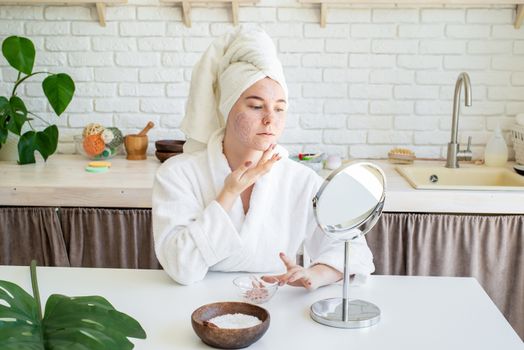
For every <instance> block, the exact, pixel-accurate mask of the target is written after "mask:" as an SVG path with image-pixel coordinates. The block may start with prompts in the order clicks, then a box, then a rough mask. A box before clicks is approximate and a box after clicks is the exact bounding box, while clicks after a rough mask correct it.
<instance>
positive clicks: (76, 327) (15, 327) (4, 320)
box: [0, 281, 146, 350]
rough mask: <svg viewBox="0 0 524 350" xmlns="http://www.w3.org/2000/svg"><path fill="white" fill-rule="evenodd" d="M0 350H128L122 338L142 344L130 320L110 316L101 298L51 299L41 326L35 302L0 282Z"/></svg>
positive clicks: (141, 331)
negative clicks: (137, 340) (3, 303)
mask: <svg viewBox="0 0 524 350" xmlns="http://www.w3.org/2000/svg"><path fill="white" fill-rule="evenodd" d="M0 301H5V303H7V305H8V306H5V305H2V304H0V349H2V350H15V349H16V350H26V349H27V350H50V349H53V350H71V349H85V350H127V349H133V347H134V345H133V343H131V342H130V341H129V340H128V339H127V338H128V337H132V338H140V339H145V338H146V333H145V331H144V329H143V328H142V327H141V326H140V324H139V323H138V322H137V321H136V320H135V319H133V318H132V317H130V316H128V315H126V314H124V313H122V312H119V311H117V310H115V308H114V307H113V306H112V305H111V304H110V303H109V302H108V301H107V300H106V299H104V298H103V297H100V296H85V297H67V296H64V295H59V294H53V295H51V296H50V297H49V299H48V300H47V303H46V306H45V314H44V319H43V320H42V321H40V320H39V319H38V318H39V317H38V311H37V306H36V302H35V300H34V299H33V297H31V296H30V295H29V294H27V293H26V292H25V291H24V290H23V289H22V288H20V287H19V286H17V285H16V284H14V283H11V282H8V281H0Z"/></svg>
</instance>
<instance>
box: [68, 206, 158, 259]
mask: <svg viewBox="0 0 524 350" xmlns="http://www.w3.org/2000/svg"><path fill="white" fill-rule="evenodd" d="M60 221H61V225H62V231H63V233H64V238H65V242H66V246H67V250H68V254H69V259H70V262H71V266H75V267H80V266H82V267H112V268H140V269H159V268H161V266H160V264H159V263H158V260H157V258H156V255H155V251H154V241H153V234H152V227H151V210H150V209H99V208H61V209H60Z"/></svg>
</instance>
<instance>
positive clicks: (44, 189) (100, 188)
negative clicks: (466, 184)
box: [0, 155, 524, 214]
mask: <svg viewBox="0 0 524 350" xmlns="http://www.w3.org/2000/svg"><path fill="white" fill-rule="evenodd" d="M371 161H372V162H374V163H376V164H378V165H379V166H380V167H381V168H382V169H383V170H384V172H385V174H386V177H387V197H386V203H385V208H384V211H387V212H426V213H484V214H489V213H493V214H523V213H524V200H523V197H524V192H520V191H455V190H415V189H413V188H412V187H411V185H409V184H408V182H407V181H406V180H404V178H403V177H402V176H401V175H399V174H398V173H397V171H396V170H395V169H394V165H392V164H390V163H389V162H387V161H386V160H371ZM88 162H89V161H88V160H87V159H86V158H84V157H81V156H78V155H54V156H52V157H50V158H49V160H48V161H47V163H44V162H39V163H36V164H30V165H23V166H20V165H17V164H16V163H15V162H0V178H1V179H2V181H1V183H0V205H4V206H60V207H66V206H68V207H118V208H150V207H151V190H152V185H153V181H154V175H155V172H156V170H157V168H158V167H159V166H160V163H159V162H158V160H156V158H148V159H147V160H144V161H128V160H126V159H125V158H123V157H119V158H114V159H111V163H112V167H111V169H110V170H109V171H108V172H106V173H101V174H93V173H87V172H86V171H85V170H84V167H85V166H86V165H87V163H88ZM415 164H431V165H436V166H444V162H443V161H416V162H415ZM463 166H469V165H467V164H466V165H463ZM323 175H325V173H324V174H323Z"/></svg>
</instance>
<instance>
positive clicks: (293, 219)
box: [153, 27, 374, 290]
mask: <svg viewBox="0 0 524 350" xmlns="http://www.w3.org/2000/svg"><path fill="white" fill-rule="evenodd" d="M288 104H289V102H288V96H287V87H286V83H285V80H284V75H283V72H282V66H281V64H280V62H279V61H278V58H277V55H276V50H275V47H274V45H273V42H272V41H271V39H270V38H269V37H268V36H267V34H266V33H264V32H263V31H261V30H258V29H250V30H249V29H244V28H242V27H241V28H239V29H237V30H236V31H234V32H232V33H228V34H226V35H224V36H222V37H220V38H218V39H216V40H215V41H214V42H213V43H212V44H211V46H210V48H209V49H208V50H207V51H206V52H205V53H204V55H203V57H202V59H201V60H200V61H199V63H197V65H196V66H195V68H194V70H193V75H192V77H191V88H190V96H189V99H188V105H187V109H186V113H187V114H186V118H185V119H184V121H183V123H182V130H183V131H184V132H185V133H186V136H187V137H188V141H187V142H186V145H185V147H184V154H183V155H180V156H177V157H173V158H171V159H169V160H168V161H166V162H165V163H164V164H163V165H162V166H161V167H160V169H159V171H158V173H157V176H156V181H155V186H154V191H153V232H154V236H155V249H156V254H157V257H158V260H159V261H160V263H161V264H162V266H163V267H164V270H165V271H166V272H167V273H168V274H169V275H170V276H171V277H172V278H173V279H174V280H176V281H177V282H179V283H182V284H190V283H193V282H196V281H199V280H202V279H203V278H204V277H205V275H206V273H207V271H208V270H212V271H251V272H271V271H278V270H282V268H285V269H286V272H285V273H283V274H280V275H274V276H265V277H264V279H265V280H267V281H278V282H279V284H280V285H283V284H290V285H293V286H302V287H305V288H307V289H310V290H312V289H315V288H318V287H320V286H323V285H326V284H330V283H333V282H336V281H338V280H340V279H341V278H342V271H343V256H344V254H343V244H342V243H340V242H335V241H331V240H330V239H328V238H327V236H325V235H324V234H323V233H322V232H321V231H320V230H319V229H317V225H316V222H315V219H314V214H313V208H312V203H311V199H312V198H313V197H314V195H315V193H316V191H317V190H318V188H319V187H320V185H321V183H322V179H321V178H320V177H319V176H318V175H317V174H316V173H315V172H313V171H312V170H311V169H309V168H307V167H304V166H302V165H300V164H298V163H296V162H294V161H292V160H289V159H287V157H286V155H287V152H286V151H285V150H284V149H283V148H282V147H280V146H278V145H277V140H278V138H279V137H280V135H281V134H282V131H283V130H284V126H285V120H286V112H287V109H288ZM224 116H225V118H224ZM303 245H304V247H305V250H306V252H307V254H308V255H309V256H310V257H311V258H312V260H313V261H312V264H311V266H309V267H307V268H304V267H302V266H299V265H297V264H296V263H295V261H294V260H295V256H296V254H297V252H298V251H299V249H301V247H302V246H303ZM353 247H354V249H352V261H351V267H350V271H351V273H352V274H359V275H368V274H370V273H371V272H373V271H374V266H373V262H372V255H371V252H370V251H369V248H368V247H367V244H366V241H365V239H364V238H362V239H360V240H357V241H355V242H354V244H353Z"/></svg>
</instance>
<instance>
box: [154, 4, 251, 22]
mask: <svg viewBox="0 0 524 350" xmlns="http://www.w3.org/2000/svg"><path fill="white" fill-rule="evenodd" d="M259 1H260V0H160V2H164V3H181V4H182V17H183V19H184V24H185V25H186V27H191V6H193V5H195V4H203V3H204V4H216V3H228V4H230V6H231V13H232V15H233V24H234V25H237V24H238V7H239V5H240V4H253V5H254V4H256V3H257V2H259Z"/></svg>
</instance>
